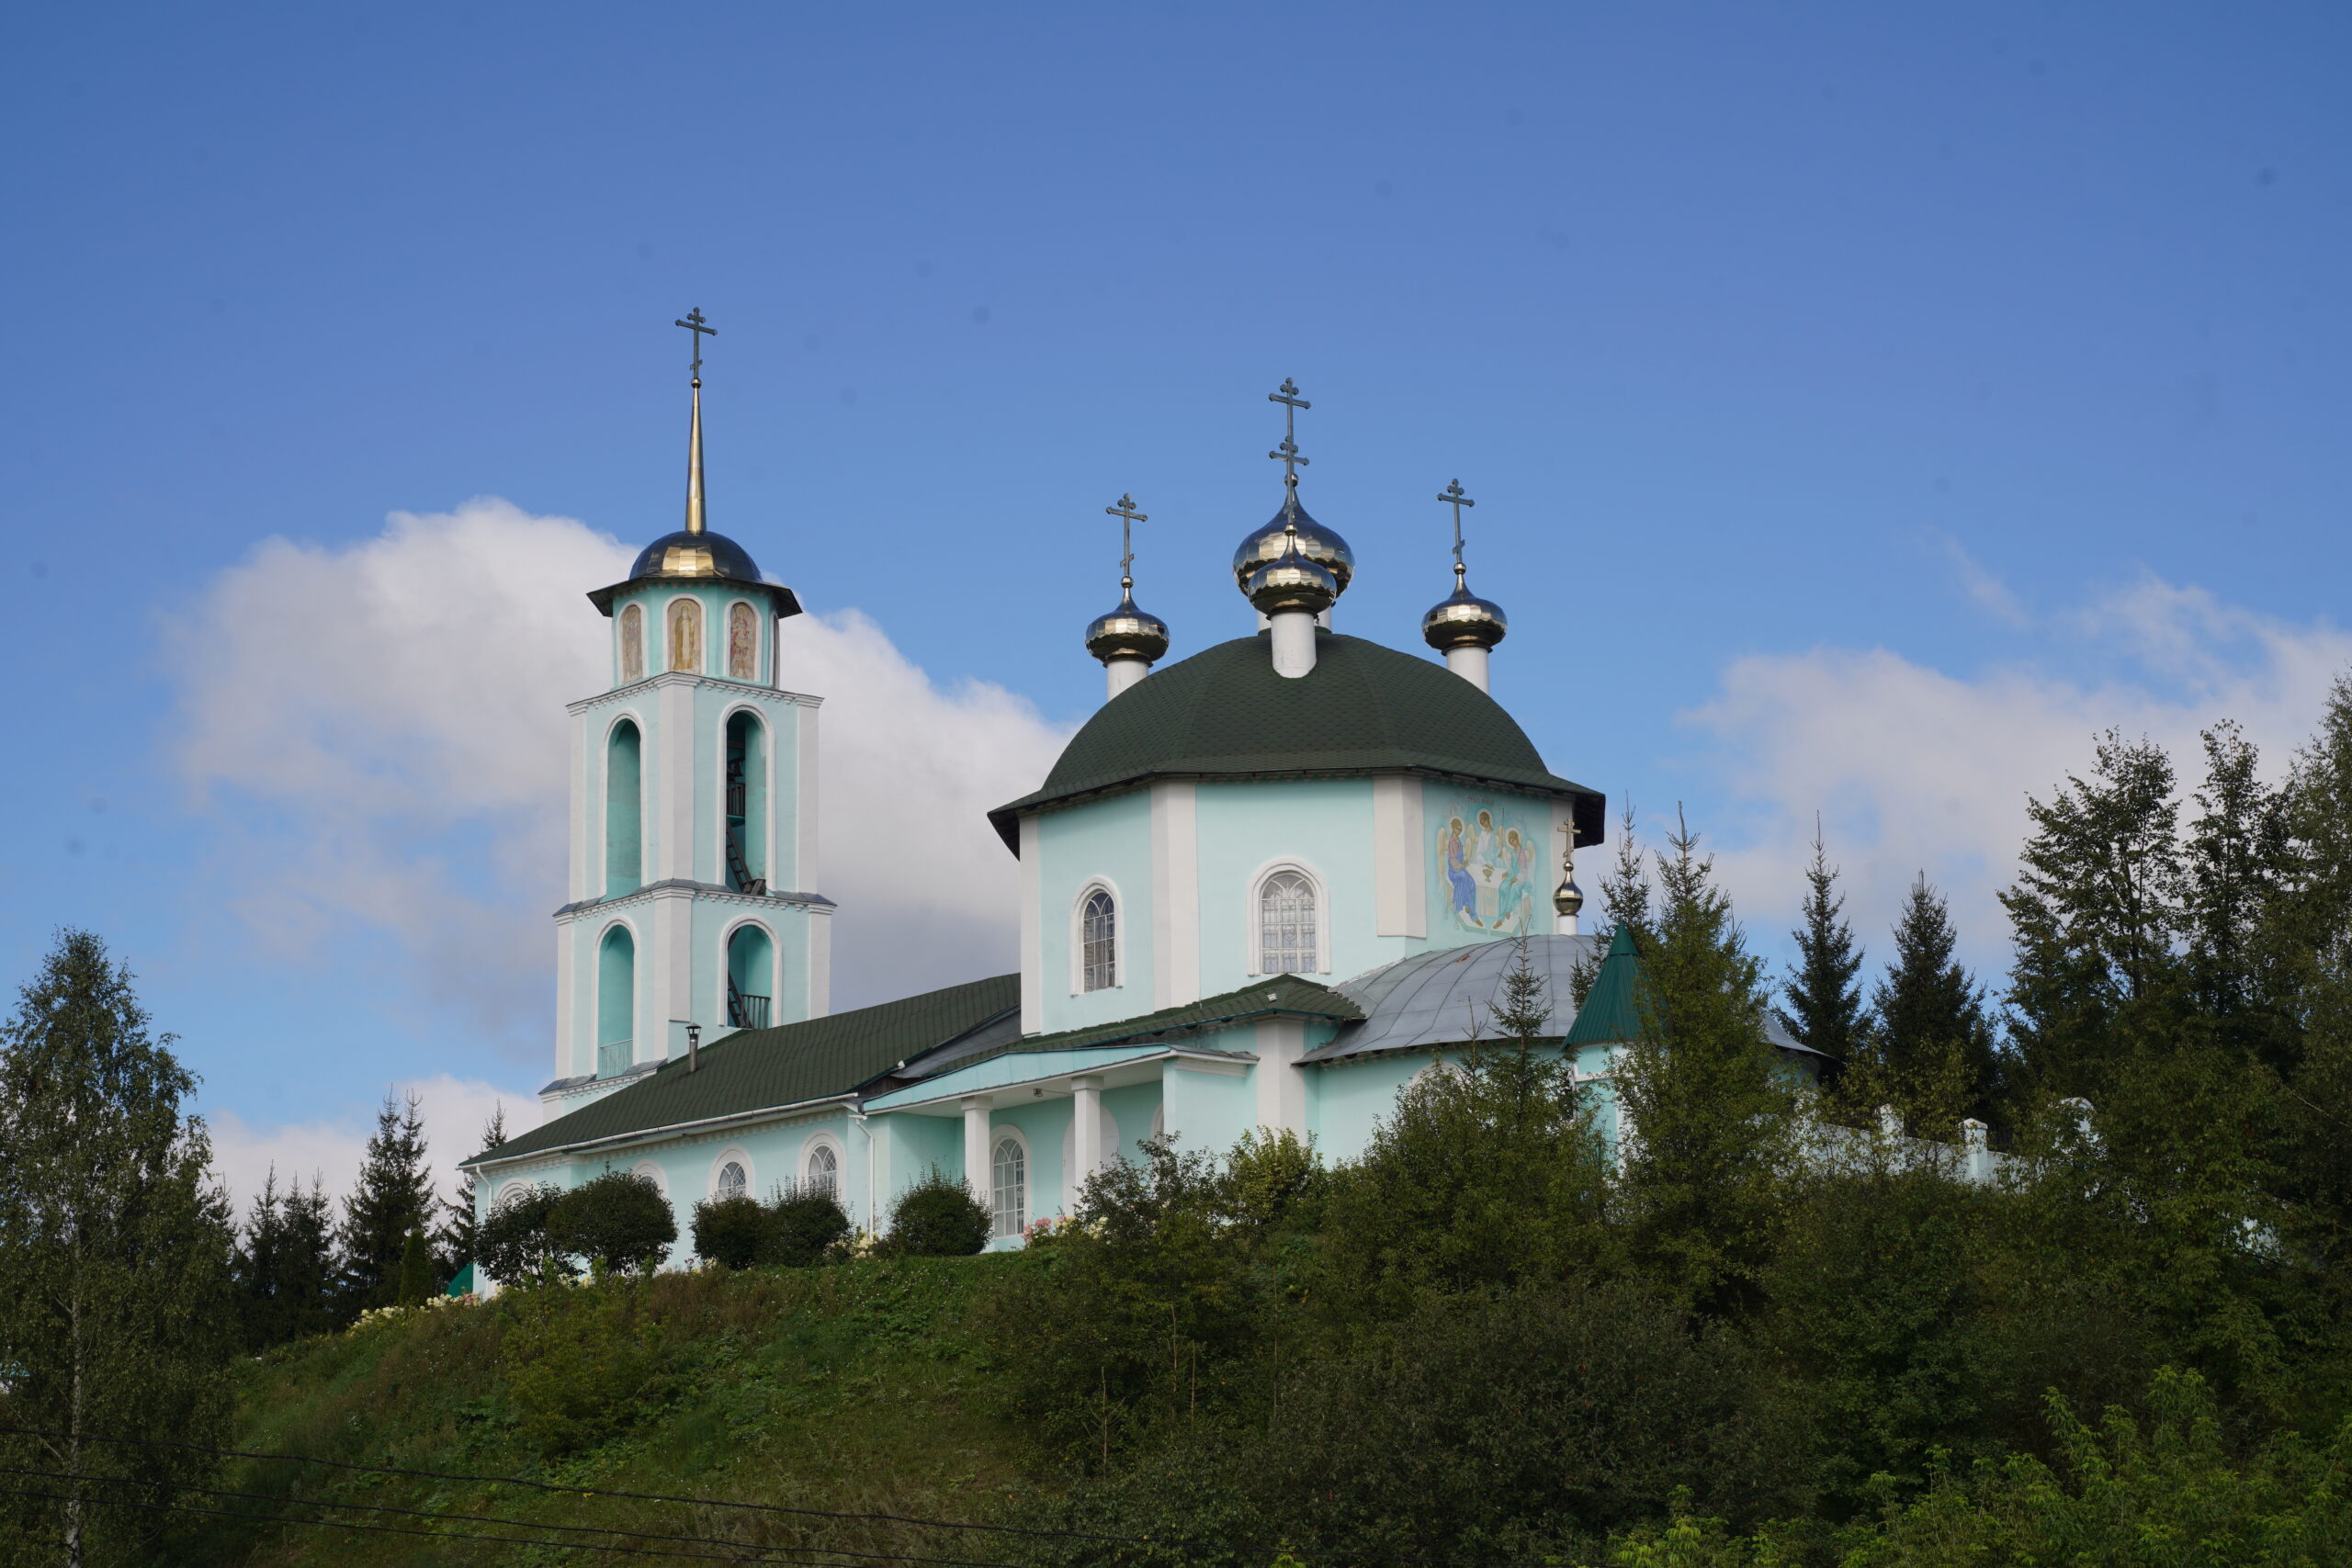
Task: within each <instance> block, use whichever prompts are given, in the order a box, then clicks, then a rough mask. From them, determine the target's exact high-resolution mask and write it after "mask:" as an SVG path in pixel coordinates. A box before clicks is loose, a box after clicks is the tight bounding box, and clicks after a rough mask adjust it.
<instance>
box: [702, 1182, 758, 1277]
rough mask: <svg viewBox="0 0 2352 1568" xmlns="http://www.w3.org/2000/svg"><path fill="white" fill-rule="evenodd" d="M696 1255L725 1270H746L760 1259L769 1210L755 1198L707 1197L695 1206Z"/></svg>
mask: <svg viewBox="0 0 2352 1568" xmlns="http://www.w3.org/2000/svg"><path fill="white" fill-rule="evenodd" d="M694 1236H695V1257H697V1258H707V1259H709V1260H710V1261H711V1262H713V1263H717V1264H719V1265H721V1266H722V1267H724V1268H728V1269H749V1268H750V1267H751V1266H752V1264H754V1263H757V1262H758V1261H759V1260H760V1251H761V1248H762V1247H764V1246H765V1245H766V1242H767V1237H768V1212H767V1210H766V1209H765V1208H763V1206H762V1205H761V1203H760V1201H759V1200H758V1199H756V1198H746V1197H743V1196H742V1195H741V1194H740V1193H739V1194H737V1195H735V1196H734V1197H731V1198H706V1199H704V1200H703V1201H701V1202H699V1203H696V1204H695V1219H694Z"/></svg>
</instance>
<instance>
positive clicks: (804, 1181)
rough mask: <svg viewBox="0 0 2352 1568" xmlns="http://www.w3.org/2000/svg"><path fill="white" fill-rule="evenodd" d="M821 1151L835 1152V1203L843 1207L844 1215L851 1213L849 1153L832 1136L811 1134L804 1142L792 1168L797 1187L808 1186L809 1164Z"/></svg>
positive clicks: (839, 1141)
mask: <svg viewBox="0 0 2352 1568" xmlns="http://www.w3.org/2000/svg"><path fill="white" fill-rule="evenodd" d="M819 1149H831V1150H832V1152H833V1201H834V1202H836V1203H839V1204H840V1205H841V1206H842V1213H848V1212H849V1195H848V1192H847V1191H846V1189H847V1187H848V1186H849V1151H848V1150H847V1149H845V1148H843V1147H842V1141H841V1140H840V1139H839V1138H837V1137H835V1136H834V1135H833V1134H831V1133H811V1134H809V1136H808V1137H807V1138H806V1139H804V1140H802V1142H801V1145H800V1153H799V1155H798V1156H797V1158H796V1159H795V1161H794V1163H793V1170H794V1172H795V1173H796V1174H795V1175H794V1177H793V1182H794V1184H795V1186H796V1187H797V1188H802V1189H805V1188H806V1187H807V1186H808V1185H809V1161H810V1160H812V1159H814V1158H816V1157H817V1151H818V1150H819Z"/></svg>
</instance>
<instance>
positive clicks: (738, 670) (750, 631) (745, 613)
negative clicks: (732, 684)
mask: <svg viewBox="0 0 2352 1568" xmlns="http://www.w3.org/2000/svg"><path fill="white" fill-rule="evenodd" d="M759 653H760V623H759V620H758V618H757V617H756V616H754V615H752V607H751V606H750V605H749V604H735V605H731V606H729V609H728V612H727V673H728V674H729V675H731V676H733V677H734V678H735V679H736V680H738V681H749V680H751V679H752V668H753V664H754V661H755V660H757V659H758V658H759Z"/></svg>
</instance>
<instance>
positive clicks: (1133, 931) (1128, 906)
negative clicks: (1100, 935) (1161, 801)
mask: <svg viewBox="0 0 2352 1568" xmlns="http://www.w3.org/2000/svg"><path fill="white" fill-rule="evenodd" d="M1040 828H1041V831H1040V832H1039V833H1038V836H1037V837H1038V854H1039V864H1038V886H1039V900H1040V906H1039V908H1040V913H1039V920H1038V936H1039V944H1038V951H1039V954H1040V964H1039V974H1040V986H1041V988H1042V991H1043V994H1044V998H1045V1018H1046V1023H1045V1029H1044V1031H1043V1032H1052V1031H1055V1030H1061V1029H1082V1028H1084V1027H1086V1026H1087V1025H1089V1024H1095V1023H1108V1022H1111V1021H1114V1020H1117V1019H1122V1018H1132V1017H1134V1016H1135V1015H1136V1014H1137V1013H1145V1012H1149V1011H1151V1010H1152V1008H1153V1005H1154V1004H1153V1001H1152V995H1153V980H1154V970H1153V967H1152V965H1153V958H1152V920H1153V918H1154V910H1153V902H1154V898H1153V895H1154V891H1155V890H1154V888H1153V886H1152V864H1151V797H1150V795H1149V794H1148V793H1147V792H1145V791H1142V790H1131V791H1129V792H1127V793H1126V794H1125V795H1113V796H1111V797H1110V798H1109V799H1106V800H1099V801H1091V802H1089V803H1088V804H1086V805H1084V806H1080V807H1072V808H1070V809H1069V810H1066V811H1057V812H1053V813H1051V814H1049V815H1048V816H1047V817H1046V820H1045V821H1044V822H1043V823H1041V824H1040ZM1097 881H1101V882H1103V883H1106V884H1108V885H1109V886H1110V887H1111V888H1112V890H1113V891H1114V894H1115V896H1116V897H1117V899H1118V920H1119V928H1120V935H1119V971H1120V973H1119V984H1118V985H1116V986H1114V987H1111V988H1110V989H1108V990H1102V991H1083V990H1080V988H1079V987H1080V976H1079V975H1078V973H1077V964H1076V958H1075V953H1074V952H1073V948H1074V944H1075V943H1076V942H1077V940H1078V932H1077V930H1076V926H1077V919H1076V914H1077V909H1078V904H1079V896H1080V893H1081V892H1082V891H1084V890H1085V889H1086V888H1088V887H1089V886H1092V885H1093V884H1094V883H1095V882H1097Z"/></svg>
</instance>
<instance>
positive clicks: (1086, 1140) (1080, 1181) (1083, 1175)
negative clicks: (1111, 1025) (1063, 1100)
mask: <svg viewBox="0 0 2352 1568" xmlns="http://www.w3.org/2000/svg"><path fill="white" fill-rule="evenodd" d="M1069 1088H1070V1103H1071V1108H1072V1111H1073V1113H1074V1115H1075V1119H1076V1121H1077V1123H1078V1125H1077V1126H1076V1128H1075V1129H1074V1130H1073V1135H1072V1137H1071V1139H1070V1142H1071V1143H1072V1144H1073V1145H1075V1147H1074V1148H1073V1149H1072V1150H1071V1156H1072V1158H1071V1164H1072V1165H1073V1166H1074V1167H1075V1168H1074V1169H1073V1170H1072V1171H1071V1172H1070V1178H1069V1201H1070V1207H1071V1208H1073V1209H1075V1208H1076V1207H1077V1205H1078V1197H1079V1194H1080V1191H1081V1190H1084V1188H1085V1186H1086V1183H1087V1179H1088V1178H1090V1177H1091V1176H1092V1175H1093V1174H1094V1173H1095V1172H1096V1171H1098V1170H1100V1169H1102V1168H1103V1080H1102V1079H1101V1078H1099V1077H1092V1076H1091V1075H1086V1076H1081V1077H1074V1078H1072V1079H1070V1080H1069Z"/></svg>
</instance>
